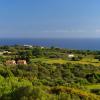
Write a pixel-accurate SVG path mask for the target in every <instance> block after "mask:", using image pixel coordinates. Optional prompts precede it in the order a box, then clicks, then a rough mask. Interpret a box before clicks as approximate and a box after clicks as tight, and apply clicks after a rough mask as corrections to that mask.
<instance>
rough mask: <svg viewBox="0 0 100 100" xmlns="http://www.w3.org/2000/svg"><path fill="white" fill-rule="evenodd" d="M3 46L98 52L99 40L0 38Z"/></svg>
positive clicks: (0, 44)
mask: <svg viewBox="0 0 100 100" xmlns="http://www.w3.org/2000/svg"><path fill="white" fill-rule="evenodd" d="M3 45H9V46H10V45H33V46H44V47H51V46H54V47H57V48H67V49H79V50H100V38H91V39H90V38H59V39H57V38H1V39H0V46H3Z"/></svg>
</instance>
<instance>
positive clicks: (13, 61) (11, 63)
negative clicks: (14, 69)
mask: <svg viewBox="0 0 100 100" xmlns="http://www.w3.org/2000/svg"><path fill="white" fill-rule="evenodd" d="M6 65H16V61H15V60H7V61H6Z"/></svg>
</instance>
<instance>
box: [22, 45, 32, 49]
mask: <svg viewBox="0 0 100 100" xmlns="http://www.w3.org/2000/svg"><path fill="white" fill-rule="evenodd" d="M24 47H26V48H32V47H33V46H32V45H24Z"/></svg>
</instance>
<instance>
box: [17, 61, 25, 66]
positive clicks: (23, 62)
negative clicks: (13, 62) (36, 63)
mask: <svg viewBox="0 0 100 100" xmlns="http://www.w3.org/2000/svg"><path fill="white" fill-rule="evenodd" d="M17 64H18V65H26V64H27V62H26V60H18V61H17Z"/></svg>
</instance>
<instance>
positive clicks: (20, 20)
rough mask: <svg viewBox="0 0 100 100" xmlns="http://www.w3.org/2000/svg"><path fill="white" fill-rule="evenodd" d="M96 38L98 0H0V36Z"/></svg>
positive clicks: (99, 11)
mask: <svg viewBox="0 0 100 100" xmlns="http://www.w3.org/2000/svg"><path fill="white" fill-rule="evenodd" d="M2 37H5V38H98V37H100V0H0V38H2Z"/></svg>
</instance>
